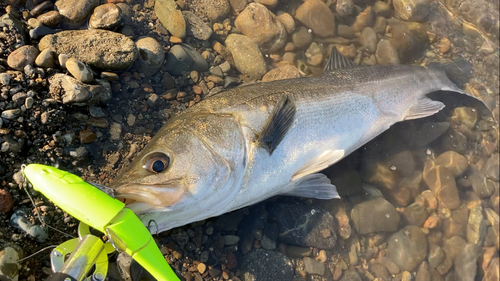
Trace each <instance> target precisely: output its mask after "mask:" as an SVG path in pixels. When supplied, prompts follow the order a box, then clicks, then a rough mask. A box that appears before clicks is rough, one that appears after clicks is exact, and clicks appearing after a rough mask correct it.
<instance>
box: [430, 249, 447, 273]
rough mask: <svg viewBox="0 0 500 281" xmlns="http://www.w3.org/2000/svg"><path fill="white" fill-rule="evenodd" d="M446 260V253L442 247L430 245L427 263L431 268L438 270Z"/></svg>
mask: <svg viewBox="0 0 500 281" xmlns="http://www.w3.org/2000/svg"><path fill="white" fill-rule="evenodd" d="M444 258H445V254H444V251H443V249H442V248H441V247H439V246H438V245H436V244H430V245H429V253H428V255H427V261H428V262H429V266H430V267H431V268H436V267H438V265H440V264H441V263H442V262H443V260H444Z"/></svg>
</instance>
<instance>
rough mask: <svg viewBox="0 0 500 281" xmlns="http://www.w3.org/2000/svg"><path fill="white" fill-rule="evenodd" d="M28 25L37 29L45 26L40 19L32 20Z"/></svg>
mask: <svg viewBox="0 0 500 281" xmlns="http://www.w3.org/2000/svg"><path fill="white" fill-rule="evenodd" d="M27 23H28V25H29V26H30V27H31V28H37V27H40V26H43V23H41V22H40V21H39V20H38V19H36V18H30V19H29V20H28V21H27Z"/></svg>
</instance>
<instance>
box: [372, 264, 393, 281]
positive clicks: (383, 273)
mask: <svg viewBox="0 0 500 281" xmlns="http://www.w3.org/2000/svg"><path fill="white" fill-rule="evenodd" d="M370 272H372V273H373V275H375V277H377V278H380V279H382V280H388V279H389V271H388V270H387V268H386V267H385V266H384V265H383V264H381V263H378V262H372V263H370Z"/></svg>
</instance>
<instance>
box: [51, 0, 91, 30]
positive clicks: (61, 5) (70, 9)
mask: <svg viewBox="0 0 500 281" xmlns="http://www.w3.org/2000/svg"><path fill="white" fill-rule="evenodd" d="M97 5H99V0H89V1H80V0H59V1H57V2H56V3H55V6H56V8H57V10H58V11H59V13H60V14H61V22H62V23H63V25H64V26H65V27H66V28H75V27H78V26H80V25H81V24H83V22H84V21H85V19H86V18H87V17H88V16H89V15H90V13H92V11H93V10H94V8H95V7H97Z"/></svg>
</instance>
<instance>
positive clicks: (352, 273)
mask: <svg viewBox="0 0 500 281" xmlns="http://www.w3.org/2000/svg"><path fill="white" fill-rule="evenodd" d="M362 280H363V279H361V277H360V276H359V274H358V272H356V269H354V268H352V269H348V270H346V271H344V273H343V274H342V278H340V281H362Z"/></svg>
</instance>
